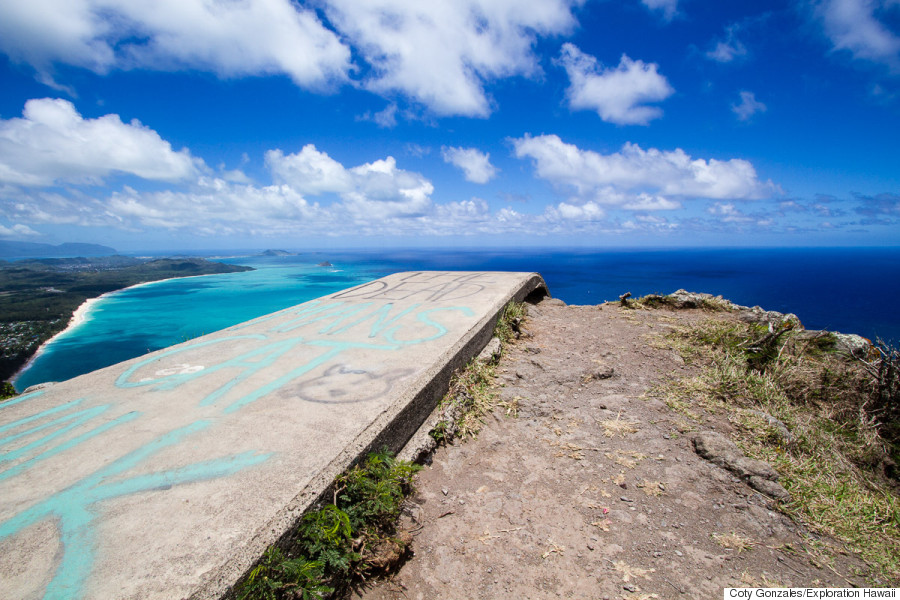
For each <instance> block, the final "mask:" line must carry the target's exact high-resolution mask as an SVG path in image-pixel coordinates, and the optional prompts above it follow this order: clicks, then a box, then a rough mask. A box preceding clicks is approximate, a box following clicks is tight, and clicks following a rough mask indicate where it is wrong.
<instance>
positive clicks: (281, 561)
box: [238, 547, 334, 600]
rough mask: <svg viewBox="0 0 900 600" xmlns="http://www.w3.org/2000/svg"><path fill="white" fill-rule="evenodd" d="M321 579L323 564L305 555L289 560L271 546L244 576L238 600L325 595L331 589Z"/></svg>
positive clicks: (307, 599)
mask: <svg viewBox="0 0 900 600" xmlns="http://www.w3.org/2000/svg"><path fill="white" fill-rule="evenodd" d="M324 578H325V574H324V568H323V565H322V563H320V562H316V561H311V560H306V559H304V558H295V559H289V558H287V557H286V556H285V555H284V553H283V552H282V551H281V550H280V549H278V548H276V547H272V548H269V549H268V550H266V553H265V554H264V555H263V558H262V560H260V561H259V564H258V565H256V567H254V569H253V570H252V571H250V574H249V575H247V577H246V579H244V581H243V583H242V585H241V588H240V590H239V592H238V599H239V600H281V599H282V598H288V597H293V598H297V597H298V596H299V597H300V598H302V600H316V599H321V598H326V597H327V596H328V594H331V593H332V592H333V591H334V589H333V588H330V587H328V586H327V585H325V584H324V583H323V580H324Z"/></svg>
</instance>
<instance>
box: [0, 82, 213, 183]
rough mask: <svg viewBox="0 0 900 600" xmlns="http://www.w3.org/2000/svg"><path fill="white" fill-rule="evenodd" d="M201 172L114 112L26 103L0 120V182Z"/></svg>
mask: <svg viewBox="0 0 900 600" xmlns="http://www.w3.org/2000/svg"><path fill="white" fill-rule="evenodd" d="M203 168H204V165H203V162H202V161H201V160H199V159H196V158H193V157H192V156H191V154H190V152H188V151H187V150H185V149H182V150H180V151H178V152H176V151H174V150H172V145H171V144H170V143H169V142H167V141H165V140H163V139H162V138H161V137H160V136H159V134H158V133H157V132H156V131H154V130H152V129H150V128H149V127H146V126H144V125H142V124H141V123H140V122H139V121H137V120H133V121H131V122H130V123H123V122H122V120H121V119H120V118H119V115H115V114H109V115H104V116H102V117H98V118H96V119H85V118H83V117H82V116H81V115H80V114H79V113H78V112H77V111H76V110H75V106H74V105H73V104H72V103H71V102H68V101H66V100H53V99H50V98H43V99H37V100H29V101H28V102H26V103H25V110H24V111H23V113H22V118H14V119H9V120H0V182H5V183H10V184H17V185H25V186H49V185H53V184H55V183H57V182H76V183H100V182H101V181H102V179H103V178H104V177H107V176H108V175H110V174H112V173H117V172H118V173H126V174H130V175H135V176H137V177H140V178H143V179H149V180H157V181H171V182H173V181H179V180H185V179H189V178H192V177H196V176H197V174H198V173H199V171H200V170H202V169H203Z"/></svg>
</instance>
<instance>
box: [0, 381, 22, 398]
mask: <svg viewBox="0 0 900 600" xmlns="http://www.w3.org/2000/svg"><path fill="white" fill-rule="evenodd" d="M18 394H19V392H17V391H16V388H14V387H13V384H11V383H10V382H8V381H4V382H2V383H0V401H3V400H8V399H10V398H12V397H13V396H17V395H18Z"/></svg>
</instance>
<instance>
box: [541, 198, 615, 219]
mask: <svg viewBox="0 0 900 600" xmlns="http://www.w3.org/2000/svg"><path fill="white" fill-rule="evenodd" d="M554 210H555V212H556V214H558V215H559V216H560V217H562V218H563V219H567V220H570V221H599V220H600V219H602V218H603V217H605V216H606V212H605V211H604V210H603V208H601V207H600V205H599V204H597V203H596V202H585V203H584V204H580V205H579V204H569V203H568V202H560V203H559V204H557V205H556V206H555V207H552V208H551V210H550V211H549V212H550V213H551V214H552V213H553V212H554Z"/></svg>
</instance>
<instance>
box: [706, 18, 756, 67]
mask: <svg viewBox="0 0 900 600" xmlns="http://www.w3.org/2000/svg"><path fill="white" fill-rule="evenodd" d="M737 31H738V26H737V25H731V26H729V27H728V28H727V29H726V30H725V40H723V41H719V42H716V46H715V47H714V48H713V49H712V50H710V51H709V52H707V53H706V58H708V59H710V60H714V61H716V62H720V63H729V62H731V61H733V60H735V59H737V58H741V57H744V56H746V55H747V47H746V46H744V44H743V43H742V42H741V41H740V40H739V39H738V38H737Z"/></svg>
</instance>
